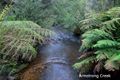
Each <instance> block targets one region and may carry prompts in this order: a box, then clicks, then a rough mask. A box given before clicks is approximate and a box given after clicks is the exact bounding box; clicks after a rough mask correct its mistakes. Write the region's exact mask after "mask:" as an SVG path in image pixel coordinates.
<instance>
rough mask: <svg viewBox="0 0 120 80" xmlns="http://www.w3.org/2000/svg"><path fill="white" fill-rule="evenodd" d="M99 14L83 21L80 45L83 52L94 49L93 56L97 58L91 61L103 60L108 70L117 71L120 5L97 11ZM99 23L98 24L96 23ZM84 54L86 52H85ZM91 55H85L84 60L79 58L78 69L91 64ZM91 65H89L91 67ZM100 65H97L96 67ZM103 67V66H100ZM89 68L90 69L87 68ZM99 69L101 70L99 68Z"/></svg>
mask: <svg viewBox="0 0 120 80" xmlns="http://www.w3.org/2000/svg"><path fill="white" fill-rule="evenodd" d="M96 15H97V16H91V17H90V18H88V19H85V20H83V21H81V25H82V27H80V28H81V30H83V31H84V33H83V34H82V45H81V47H80V51H81V52H85V53H86V52H88V51H93V52H94V53H93V54H92V55H89V57H92V56H93V55H95V58H93V60H91V62H92V61H93V62H94V61H95V63H96V64H99V62H102V64H103V65H101V66H100V67H104V68H105V69H106V70H109V71H115V70H119V69H120V41H119V40H120V36H119V32H120V28H119V27H120V7H115V8H112V9H110V10H108V11H106V12H103V13H97V14H96ZM96 23H97V24H96ZM83 55H84V54H83ZM89 57H85V59H84V60H81V59H80V60H79V62H78V63H76V64H75V66H74V67H75V68H76V69H79V70H81V69H83V70H84V67H83V66H85V65H89V63H88V62H89V61H90V60H89ZM89 67H90V66H88V68H89ZM96 67H98V66H97V65H95V69H94V70H96ZM99 69H101V68H99ZM87 70H88V69H87ZM98 71H99V70H98Z"/></svg>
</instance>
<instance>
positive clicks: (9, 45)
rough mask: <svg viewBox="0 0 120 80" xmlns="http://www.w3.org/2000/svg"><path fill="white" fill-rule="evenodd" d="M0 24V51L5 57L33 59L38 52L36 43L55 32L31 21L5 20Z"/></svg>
mask: <svg viewBox="0 0 120 80" xmlns="http://www.w3.org/2000/svg"><path fill="white" fill-rule="evenodd" d="M0 25H1V26H0V33H1V34H0V36H1V37H2V38H1V41H0V45H1V47H0V49H1V51H0V53H3V55H4V58H7V56H11V57H12V58H13V59H14V58H15V59H18V57H19V56H21V57H22V59H27V60H31V59H32V58H33V57H35V56H36V53H37V52H36V50H35V48H34V46H35V45H36V43H42V42H43V40H44V38H45V37H47V36H50V35H52V34H53V32H52V31H50V30H47V29H43V28H41V27H40V26H39V25H37V24H35V23H33V22H31V21H3V22H1V23H0ZM3 31H4V32H3Z"/></svg>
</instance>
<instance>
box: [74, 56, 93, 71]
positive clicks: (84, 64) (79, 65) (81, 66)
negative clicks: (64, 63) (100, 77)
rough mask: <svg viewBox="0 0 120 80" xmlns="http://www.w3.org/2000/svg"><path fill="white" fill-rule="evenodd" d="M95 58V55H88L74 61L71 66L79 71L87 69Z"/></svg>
mask: <svg viewBox="0 0 120 80" xmlns="http://www.w3.org/2000/svg"><path fill="white" fill-rule="evenodd" d="M94 60H95V56H90V57H88V58H86V59H84V60H82V61H81V62H78V63H75V64H74V65H73V67H74V68H75V69H77V70H80V72H81V73H84V72H86V71H88V70H89V69H90V67H91V65H92V63H93V62H94Z"/></svg>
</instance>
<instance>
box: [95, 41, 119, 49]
mask: <svg viewBox="0 0 120 80" xmlns="http://www.w3.org/2000/svg"><path fill="white" fill-rule="evenodd" d="M119 46H120V43H118V42H117V41H112V40H99V41H98V42H97V43H96V44H95V45H93V48H96V49H105V48H106V49H107V48H118V47H119Z"/></svg>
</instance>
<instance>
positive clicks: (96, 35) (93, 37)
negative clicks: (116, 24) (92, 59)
mask: <svg viewBox="0 0 120 80" xmlns="http://www.w3.org/2000/svg"><path fill="white" fill-rule="evenodd" d="M82 38H83V40H82V42H83V43H82V46H81V49H80V51H83V50H84V49H88V48H92V47H91V46H92V45H93V44H94V43H96V42H97V41H98V40H101V39H107V38H109V39H112V36H111V35H110V34H109V33H106V32H105V31H103V30H99V29H93V30H90V31H87V32H85V33H84V34H83V35H82Z"/></svg>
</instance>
